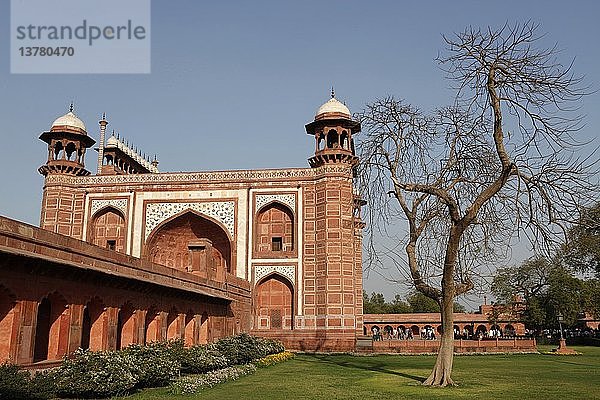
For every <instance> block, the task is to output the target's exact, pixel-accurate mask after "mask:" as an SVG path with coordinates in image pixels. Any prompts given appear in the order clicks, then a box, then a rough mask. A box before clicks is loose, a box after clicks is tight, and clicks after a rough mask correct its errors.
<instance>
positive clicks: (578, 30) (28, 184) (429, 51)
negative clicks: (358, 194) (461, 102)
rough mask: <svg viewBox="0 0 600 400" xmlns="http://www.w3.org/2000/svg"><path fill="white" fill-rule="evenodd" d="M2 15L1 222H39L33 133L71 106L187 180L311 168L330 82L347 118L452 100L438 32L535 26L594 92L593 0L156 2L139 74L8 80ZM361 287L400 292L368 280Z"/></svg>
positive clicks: (4, 8)
mask: <svg viewBox="0 0 600 400" xmlns="http://www.w3.org/2000/svg"><path fill="white" fill-rule="evenodd" d="M32 12H35V11H32ZM9 15H10V13H9V2H8V1H3V2H1V4H0V38H1V39H0V54H3V55H4V56H3V57H0V121H1V122H2V128H1V129H2V131H1V137H2V156H1V157H0V179H1V183H2V189H1V193H2V194H1V196H0V214H2V215H6V216H9V217H12V218H15V219H18V220H22V221H26V222H29V223H32V224H36V225H37V224H38V222H39V209H40V202H41V194H42V185H43V179H42V176H41V175H39V174H38V172H37V168H38V167H39V166H40V165H41V164H42V163H43V162H44V160H45V156H46V150H45V144H44V143H42V142H41V141H39V140H38V136H39V134H40V133H41V132H42V131H44V130H47V129H48V128H49V126H50V124H51V123H52V121H53V120H54V119H55V118H56V117H58V116H59V115H62V114H64V113H65V112H66V111H67V109H68V105H69V102H70V101H71V99H74V100H75V107H76V112H77V114H78V115H79V116H80V117H81V118H82V119H83V120H84V122H85V123H86V125H87V127H88V131H89V132H90V134H91V135H92V136H94V137H95V138H96V139H97V136H98V125H97V121H98V119H99V117H100V115H101V114H102V112H106V113H107V119H108V120H109V122H110V125H109V130H110V129H115V130H117V131H118V132H120V133H121V134H122V135H124V136H125V137H126V138H127V139H129V140H130V142H131V141H133V142H134V143H135V144H136V145H137V146H138V148H141V149H142V150H143V151H145V152H146V153H148V154H154V153H156V154H158V158H159V160H160V165H159V168H160V170H161V171H190V170H213V169H242V168H243V169H246V168H247V169H250V168H271V167H273V168H278V167H303V166H307V162H306V159H307V158H308V157H309V156H310V155H311V151H312V150H313V142H312V141H311V139H310V138H309V137H308V135H306V133H305V132H304V124H305V123H307V122H309V121H311V120H312V118H313V116H314V112H315V110H316V109H317V108H318V107H319V105H320V104H322V103H323V102H324V101H326V100H327V99H328V93H329V90H330V87H331V86H332V85H334V86H335V90H336V94H337V97H338V98H339V99H341V100H343V101H345V102H346V104H347V105H348V106H349V107H350V109H351V110H352V111H358V110H360V109H361V108H362V107H363V105H364V104H365V103H367V102H369V101H372V100H373V99H375V98H377V97H381V96H384V95H386V94H393V95H396V96H397V97H400V98H404V99H405V100H406V101H408V102H410V103H413V104H415V105H418V106H419V107H421V108H422V109H425V110H428V109H432V108H434V107H436V106H440V105H445V104H448V103H450V102H451V99H452V91H451V90H449V88H448V87H449V82H447V81H445V80H444V75H443V73H442V72H441V71H440V70H439V68H438V66H437V65H436V63H435V61H434V59H435V57H436V56H437V54H438V52H440V51H443V46H444V45H443V41H442V37H441V35H442V34H452V33H453V32H458V31H461V30H463V29H464V28H465V27H466V26H469V25H473V26H480V27H486V26H488V25H491V26H499V25H502V24H503V23H505V22H507V21H508V22H523V21H525V20H528V19H532V20H533V21H536V22H539V23H540V24H541V31H542V32H546V33H547V36H546V37H545V39H544V41H545V43H546V44H549V45H552V44H554V43H555V42H556V43H558V45H559V47H560V48H562V49H564V52H563V53H562V55H563V56H564V60H565V61H568V60H569V59H571V58H575V71H576V72H577V73H579V74H583V75H586V77H587V81H588V82H589V83H590V84H592V85H593V86H594V87H595V88H599V87H600V78H598V72H599V71H600V45H599V44H598V38H600V24H599V23H598V16H599V15H600V2H598V1H592V0H590V1H571V2H566V1H526V2H524V1H503V2H486V1H452V2H450V1H419V2H401V1H369V2H367V1H302V2H300V1H297V2H282V1H254V2H247V1H244V2H243V1H236V2H225V1H224V2H208V1H197V0H177V1H167V0H161V1H159V0H156V1H152V26H151V31H152V32H151V40H152V72H151V73H150V74H146V75H90V74H81V75H48V74H40V75H16V74H10V72H9V71H10V68H9V59H8V54H9V51H8V50H9V41H8V38H9V25H10V24H9V22H10V21H9ZM98 62H102V59H101V58H100V59H98ZM599 111H600V94H599V93H595V94H592V95H590V96H588V97H587V98H586V99H585V100H584V108H583V112H584V113H586V114H587V118H586V127H585V128H584V129H583V131H582V132H580V134H581V135H582V136H584V137H589V138H592V137H596V136H597V127H598V126H600V115H599V114H600V113H599ZM94 155H95V152H94V153H90V154H88V156H87V167H88V169H90V170H92V171H94V170H95V157H94ZM365 288H366V289H367V290H369V291H372V290H378V291H383V292H384V293H386V295H387V297H391V295H392V293H394V288H393V287H391V286H389V285H385V284H384V283H382V282H381V280H380V279H378V278H377V277H376V276H375V275H373V276H371V277H370V278H369V279H368V280H367V281H366V282H365Z"/></svg>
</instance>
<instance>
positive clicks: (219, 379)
mask: <svg viewBox="0 0 600 400" xmlns="http://www.w3.org/2000/svg"><path fill="white" fill-rule="evenodd" d="M255 371H256V366H255V365H254V364H247V365H236V366H233V367H227V368H223V369H218V370H216V371H210V372H207V373H205V374H201V375H191V376H185V377H183V378H179V379H178V380H177V381H175V382H174V383H172V384H171V393H174V394H190V393H197V392H199V391H200V390H202V389H206V388H210V387H213V386H215V385H217V384H219V383H223V382H226V381H233V380H236V379H238V378H239V377H241V376H244V375H249V374H252V373H254V372H255Z"/></svg>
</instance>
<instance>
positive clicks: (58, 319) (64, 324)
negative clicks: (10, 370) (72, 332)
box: [33, 293, 70, 361]
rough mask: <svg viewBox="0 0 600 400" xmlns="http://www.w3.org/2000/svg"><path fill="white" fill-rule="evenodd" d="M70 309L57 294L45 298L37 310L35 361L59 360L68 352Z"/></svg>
mask: <svg viewBox="0 0 600 400" xmlns="http://www.w3.org/2000/svg"><path fill="white" fill-rule="evenodd" d="M69 316H70V309H69V308H67V302H66V300H65V299H64V298H63V297H62V296H61V295H59V294H57V293H52V294H51V295H49V296H47V297H44V298H43V299H42V300H41V301H40V303H39V305H38V310H37V318H36V328H35V342H34V343H35V344H34V352H33V361H42V360H57V359H60V358H62V357H63V356H64V355H65V353H66V351H67V340H66V338H67V337H68V333H69Z"/></svg>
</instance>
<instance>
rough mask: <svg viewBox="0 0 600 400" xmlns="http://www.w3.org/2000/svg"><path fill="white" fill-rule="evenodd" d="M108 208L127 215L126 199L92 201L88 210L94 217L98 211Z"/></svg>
mask: <svg viewBox="0 0 600 400" xmlns="http://www.w3.org/2000/svg"><path fill="white" fill-rule="evenodd" d="M109 206H110V207H114V208H116V209H117V210H119V211H121V212H122V213H123V215H127V199H93V200H92V205H91V207H90V209H91V210H92V215H94V214H96V212H98V211H99V210H101V209H103V208H104V207H109Z"/></svg>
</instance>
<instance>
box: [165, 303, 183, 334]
mask: <svg viewBox="0 0 600 400" xmlns="http://www.w3.org/2000/svg"><path fill="white" fill-rule="evenodd" d="M179 321H180V318H179V312H178V311H177V309H176V308H172V309H171V311H169V315H168V316H167V340H169V339H179V338H180V337H181V328H180V324H179Z"/></svg>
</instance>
